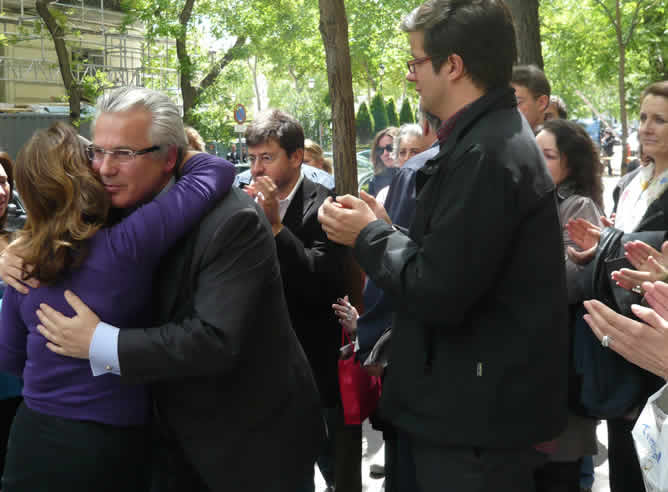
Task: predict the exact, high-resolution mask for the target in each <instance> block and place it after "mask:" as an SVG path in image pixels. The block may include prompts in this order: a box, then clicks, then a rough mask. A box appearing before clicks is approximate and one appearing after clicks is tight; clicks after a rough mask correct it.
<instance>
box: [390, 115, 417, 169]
mask: <svg viewBox="0 0 668 492" xmlns="http://www.w3.org/2000/svg"><path fill="white" fill-rule="evenodd" d="M406 137H422V127H421V126H420V125H418V124H416V123H404V124H403V125H401V126H400V127H399V133H397V136H396V137H394V142H393V144H394V146H393V149H392V153H393V154H394V155H393V157H394V160H397V159H398V158H399V149H400V148H401V141H402V140H403V139H404V138H406Z"/></svg>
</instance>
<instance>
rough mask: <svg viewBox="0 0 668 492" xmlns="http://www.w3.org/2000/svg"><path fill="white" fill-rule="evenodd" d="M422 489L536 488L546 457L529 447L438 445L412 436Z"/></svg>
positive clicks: (520, 491)
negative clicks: (496, 447) (536, 476)
mask: <svg viewBox="0 0 668 492" xmlns="http://www.w3.org/2000/svg"><path fill="white" fill-rule="evenodd" d="M410 446H411V449H412V452H413V458H414V459H415V474H416V477H417V482H418V486H419V490H420V492H499V491H502V490H503V491H513V492H534V491H535V485H534V472H535V470H536V468H538V467H539V466H540V465H542V464H543V463H544V462H545V457H544V456H543V455H541V454H540V453H538V451H536V450H534V449H533V448H529V449H504V450H498V449H480V448H473V447H448V446H436V445H433V444H431V443H427V442H421V441H416V440H415V439H413V440H411V442H410Z"/></svg>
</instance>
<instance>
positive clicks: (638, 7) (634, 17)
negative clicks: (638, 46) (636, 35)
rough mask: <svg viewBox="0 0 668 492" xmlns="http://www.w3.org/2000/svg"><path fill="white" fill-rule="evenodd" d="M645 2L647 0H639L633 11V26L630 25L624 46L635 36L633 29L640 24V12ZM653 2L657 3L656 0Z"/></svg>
mask: <svg viewBox="0 0 668 492" xmlns="http://www.w3.org/2000/svg"><path fill="white" fill-rule="evenodd" d="M644 2H645V0H638V3H636V9H635V11H634V12H633V18H632V19H631V27H629V32H628V33H627V35H626V39H624V41H623V43H624V46H626V45H628V43H629V41H631V38H633V31H634V30H635V28H636V26H637V25H638V13H639V12H640V7H641V6H642V4H643V3H644ZM652 3H656V1H653V2H652Z"/></svg>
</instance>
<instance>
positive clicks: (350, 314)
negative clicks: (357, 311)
mask: <svg viewBox="0 0 668 492" xmlns="http://www.w3.org/2000/svg"><path fill="white" fill-rule="evenodd" d="M346 320H347V321H352V320H353V313H351V312H350V311H349V312H348V313H347V314H346Z"/></svg>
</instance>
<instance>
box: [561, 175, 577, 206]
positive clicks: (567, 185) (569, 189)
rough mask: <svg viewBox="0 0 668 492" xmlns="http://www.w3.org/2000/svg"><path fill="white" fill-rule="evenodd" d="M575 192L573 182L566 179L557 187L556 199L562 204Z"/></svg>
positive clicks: (575, 188)
mask: <svg viewBox="0 0 668 492" xmlns="http://www.w3.org/2000/svg"><path fill="white" fill-rule="evenodd" d="M576 192H577V187H576V186H575V182H574V181H571V180H570V179H566V180H564V181H562V182H561V183H560V184H559V185H558V186H557V199H558V200H559V201H560V202H562V201H564V200H566V198H568V197H569V196H572V195H574V194H575V193H576Z"/></svg>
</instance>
